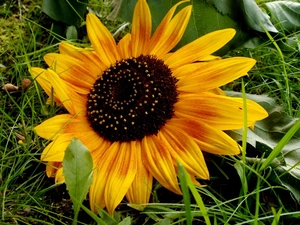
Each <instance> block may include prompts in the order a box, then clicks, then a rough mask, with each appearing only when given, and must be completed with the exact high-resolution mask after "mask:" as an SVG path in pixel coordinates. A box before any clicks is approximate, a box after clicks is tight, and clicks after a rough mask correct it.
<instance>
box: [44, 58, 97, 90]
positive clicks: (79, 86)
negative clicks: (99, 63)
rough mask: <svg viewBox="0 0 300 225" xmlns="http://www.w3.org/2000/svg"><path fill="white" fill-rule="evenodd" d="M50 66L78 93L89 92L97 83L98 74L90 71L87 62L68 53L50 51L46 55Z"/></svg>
mask: <svg viewBox="0 0 300 225" xmlns="http://www.w3.org/2000/svg"><path fill="white" fill-rule="evenodd" d="M44 60H45V61H46V63H47V64H48V66H49V67H50V68H51V69H52V70H53V71H54V72H56V73H57V74H58V75H59V77H60V78H61V79H63V80H64V81H66V82H67V83H68V85H69V86H71V87H72V89H73V90H75V91H76V92H78V93H81V94H87V93H89V91H90V88H91V87H92V86H93V84H94V83H95V79H96V75H95V74H92V73H90V72H89V71H88V70H87V69H86V68H85V67H86V66H85V64H84V63H83V62H82V61H80V60H77V59H75V58H73V57H70V56H68V55H62V54H57V53H49V54H47V55H45V56H44Z"/></svg>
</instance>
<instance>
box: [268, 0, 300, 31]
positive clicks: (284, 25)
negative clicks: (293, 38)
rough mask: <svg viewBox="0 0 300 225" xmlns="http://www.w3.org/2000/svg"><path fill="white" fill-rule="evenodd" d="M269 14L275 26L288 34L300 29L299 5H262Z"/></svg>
mask: <svg viewBox="0 0 300 225" xmlns="http://www.w3.org/2000/svg"><path fill="white" fill-rule="evenodd" d="M262 7H264V8H265V9H266V10H267V11H268V12H269V14H270V16H271V21H272V22H273V24H275V26H276V27H277V28H278V29H279V30H282V29H284V30H285V31H288V32H291V33H292V32H295V31H297V30H299V28H300V3H299V2H291V1H272V2H267V3H265V4H263V5H262Z"/></svg>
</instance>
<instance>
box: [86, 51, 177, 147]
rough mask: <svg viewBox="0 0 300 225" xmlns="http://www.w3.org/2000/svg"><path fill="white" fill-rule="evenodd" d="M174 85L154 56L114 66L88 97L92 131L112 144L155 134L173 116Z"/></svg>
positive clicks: (174, 82) (164, 65)
mask: <svg viewBox="0 0 300 225" xmlns="http://www.w3.org/2000/svg"><path fill="white" fill-rule="evenodd" d="M176 82H177V79H176V78H175V77H173V76H172V71H171V70H170V69H169V67H168V66H167V65H166V64H164V62H163V61H162V60H160V59H157V58H156V57H155V56H153V55H141V56H139V57H136V58H134V57H132V58H128V59H123V60H121V61H119V62H116V63H115V64H114V65H112V66H111V67H109V68H108V69H107V70H105V71H104V72H103V74H102V76H100V77H98V79H97V80H96V81H95V83H94V86H93V87H92V88H91V90H90V93H89V94H88V100H87V117H88V119H89V121H90V123H91V126H92V128H93V129H94V131H95V132H97V133H98V134H100V135H101V136H102V137H104V138H105V139H107V140H109V141H111V142H115V141H122V142H125V141H133V140H141V139H142V138H143V137H144V136H146V135H152V134H156V133H157V132H158V131H159V129H160V128H161V127H162V126H164V125H165V123H166V120H168V119H171V118H172V116H173V114H174V104H175V103H176V102H177V97H178V93H177V90H176Z"/></svg>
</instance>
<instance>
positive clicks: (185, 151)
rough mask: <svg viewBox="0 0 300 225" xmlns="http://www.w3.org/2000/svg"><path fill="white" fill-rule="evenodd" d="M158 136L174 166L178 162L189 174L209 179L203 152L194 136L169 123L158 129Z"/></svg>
mask: <svg viewBox="0 0 300 225" xmlns="http://www.w3.org/2000/svg"><path fill="white" fill-rule="evenodd" d="M158 137H159V138H160V139H161V140H162V141H163V143H164V145H165V146H166V147H167V148H168V150H169V152H170V154H171V156H172V157H173V160H174V161H173V162H174V165H175V166H176V167H177V163H178V162H180V163H181V164H182V165H183V166H184V168H185V169H186V170H187V171H188V172H189V173H190V174H192V175H194V176H197V177H199V178H201V179H209V173H208V169H207V166H206V163H205V160H204V157H203V154H202V152H201V150H200V148H199V147H198V145H197V143H196V142H195V141H194V138H192V137H190V136H189V135H188V134H186V133H185V132H183V131H182V130H180V129H178V127H175V126H172V125H170V124H169V123H167V124H166V125H165V126H164V127H163V128H162V129H161V130H160V132H159V133H158Z"/></svg>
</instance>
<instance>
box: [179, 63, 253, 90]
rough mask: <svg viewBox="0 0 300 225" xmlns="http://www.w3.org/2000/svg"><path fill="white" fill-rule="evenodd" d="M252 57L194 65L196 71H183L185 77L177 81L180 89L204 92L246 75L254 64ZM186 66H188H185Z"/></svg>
mask: <svg viewBox="0 0 300 225" xmlns="http://www.w3.org/2000/svg"><path fill="white" fill-rule="evenodd" d="M255 62H256V61H255V60H254V59H251V58H242V57H234V58H228V59H223V60H217V61H211V62H206V63H195V64H196V65H198V68H197V66H195V65H192V66H191V67H192V68H193V69H194V71H189V70H187V71H188V72H189V73H187V72H186V71H182V72H181V73H182V74H181V75H183V76H184V77H183V78H181V79H179V81H178V82H177V85H178V90H179V91H184V92H203V91H207V90H210V89H214V88H217V87H220V86H222V85H225V84H227V83H229V82H232V81H234V80H235V79H237V78H239V77H241V76H244V75H246V74H247V72H248V71H249V70H250V69H251V68H252V67H253V66H254V64H255ZM185 68H186V67H185Z"/></svg>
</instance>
